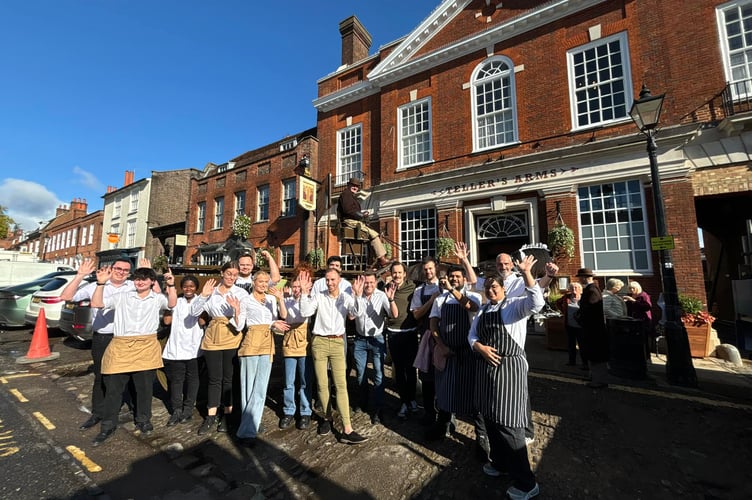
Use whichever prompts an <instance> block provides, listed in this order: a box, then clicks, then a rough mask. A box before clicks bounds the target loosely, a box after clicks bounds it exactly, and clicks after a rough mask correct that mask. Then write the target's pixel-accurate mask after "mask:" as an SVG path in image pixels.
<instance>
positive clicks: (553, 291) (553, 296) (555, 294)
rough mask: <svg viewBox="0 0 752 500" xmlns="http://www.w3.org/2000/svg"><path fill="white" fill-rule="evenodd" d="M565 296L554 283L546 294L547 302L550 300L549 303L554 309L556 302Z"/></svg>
mask: <svg viewBox="0 0 752 500" xmlns="http://www.w3.org/2000/svg"><path fill="white" fill-rule="evenodd" d="M562 297H563V294H562V293H561V291H560V290H559V287H558V286H555V285H552V286H551V287H549V289H548V294H547V296H546V302H548V305H550V306H551V307H552V308H553V309H556V302H557V301H558V300H559V299H560V298H562Z"/></svg>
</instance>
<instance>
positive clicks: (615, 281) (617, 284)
mask: <svg viewBox="0 0 752 500" xmlns="http://www.w3.org/2000/svg"><path fill="white" fill-rule="evenodd" d="M638 286H639V285H638ZM612 288H618V289H621V288H624V282H623V281H622V280H620V279H619V278H610V279H609V280H608V281H606V290H611V289H612Z"/></svg>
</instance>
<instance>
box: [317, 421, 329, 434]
mask: <svg viewBox="0 0 752 500" xmlns="http://www.w3.org/2000/svg"><path fill="white" fill-rule="evenodd" d="M330 432H332V424H331V423H330V422H329V421H328V420H322V421H321V422H319V428H318V429H317V430H316V433H317V434H318V435H319V436H326V435H327V434H329V433H330Z"/></svg>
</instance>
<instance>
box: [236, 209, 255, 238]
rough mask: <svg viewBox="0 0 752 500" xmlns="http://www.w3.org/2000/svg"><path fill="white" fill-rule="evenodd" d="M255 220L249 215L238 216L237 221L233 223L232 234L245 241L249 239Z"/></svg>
mask: <svg viewBox="0 0 752 500" xmlns="http://www.w3.org/2000/svg"><path fill="white" fill-rule="evenodd" d="M252 224H253V220H252V219H251V218H250V217H249V216H247V215H238V216H237V217H235V220H234V221H232V234H234V235H236V236H240V237H241V238H243V239H244V240H246V239H248V235H249V234H251V225H252Z"/></svg>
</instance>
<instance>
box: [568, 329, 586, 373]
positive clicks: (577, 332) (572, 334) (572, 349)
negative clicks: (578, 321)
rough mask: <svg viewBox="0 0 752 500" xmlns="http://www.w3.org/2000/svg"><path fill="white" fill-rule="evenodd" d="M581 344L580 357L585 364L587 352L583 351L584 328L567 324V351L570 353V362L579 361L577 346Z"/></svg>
mask: <svg viewBox="0 0 752 500" xmlns="http://www.w3.org/2000/svg"><path fill="white" fill-rule="evenodd" d="M578 345H579V346H580V359H581V360H582V364H583V365H587V359H586V358H585V353H584V352H583V351H582V328H575V327H571V326H567V351H568V353H569V363H570V364H572V365H573V364H575V363H577V346H578Z"/></svg>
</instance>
